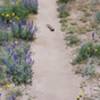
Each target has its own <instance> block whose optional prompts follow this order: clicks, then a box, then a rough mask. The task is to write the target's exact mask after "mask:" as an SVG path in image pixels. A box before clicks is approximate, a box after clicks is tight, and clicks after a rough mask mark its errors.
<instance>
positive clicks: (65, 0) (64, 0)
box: [58, 0, 70, 3]
mask: <svg viewBox="0 0 100 100" xmlns="http://www.w3.org/2000/svg"><path fill="white" fill-rule="evenodd" d="M69 1H70V0H58V2H59V3H68V2H69Z"/></svg>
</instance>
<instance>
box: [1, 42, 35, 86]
mask: <svg viewBox="0 0 100 100" xmlns="http://www.w3.org/2000/svg"><path fill="white" fill-rule="evenodd" d="M29 48H30V47H29V45H28V44H27V43H21V42H20V44H18V45H16V44H10V45H9V44H6V45H5V46H4V47H1V48H0V52H1V54H0V64H1V65H4V66H6V68H7V72H6V74H7V75H8V76H9V77H10V78H11V79H12V82H14V83H15V84H16V85H20V84H31V82H32V80H31V79H32V70H31V67H32V64H33V61H32V59H31V53H30V52H29Z"/></svg>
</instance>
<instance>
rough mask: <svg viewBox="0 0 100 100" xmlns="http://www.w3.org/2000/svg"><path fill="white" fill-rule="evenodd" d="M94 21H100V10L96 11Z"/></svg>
mask: <svg viewBox="0 0 100 100" xmlns="http://www.w3.org/2000/svg"><path fill="white" fill-rule="evenodd" d="M96 21H97V22H98V23H100V12H97V13H96Z"/></svg>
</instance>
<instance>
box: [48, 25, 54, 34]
mask: <svg viewBox="0 0 100 100" xmlns="http://www.w3.org/2000/svg"><path fill="white" fill-rule="evenodd" d="M47 27H48V28H49V30H50V31H52V32H53V31H55V29H54V28H53V27H52V26H51V25H50V24H47Z"/></svg>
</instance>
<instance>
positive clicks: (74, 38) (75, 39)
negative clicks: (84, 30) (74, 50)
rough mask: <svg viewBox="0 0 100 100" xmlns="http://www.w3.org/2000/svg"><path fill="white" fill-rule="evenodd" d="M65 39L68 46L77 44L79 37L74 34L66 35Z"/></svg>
mask: <svg viewBox="0 0 100 100" xmlns="http://www.w3.org/2000/svg"><path fill="white" fill-rule="evenodd" d="M65 40H66V43H67V44H68V45H70V46H72V45H77V44H78V43H79V42H80V40H79V38H78V37H77V36H76V35H70V36H67V37H66V38H65Z"/></svg>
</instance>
